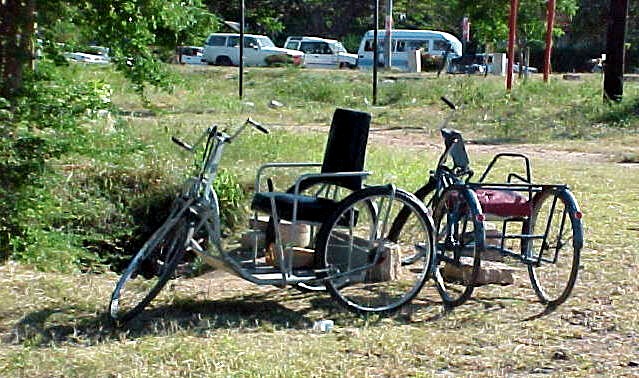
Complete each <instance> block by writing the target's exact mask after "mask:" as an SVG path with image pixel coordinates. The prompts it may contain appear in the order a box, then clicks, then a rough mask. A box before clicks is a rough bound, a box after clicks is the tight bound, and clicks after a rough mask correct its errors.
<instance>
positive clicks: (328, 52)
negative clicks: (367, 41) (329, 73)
mask: <svg viewBox="0 0 639 378" xmlns="http://www.w3.org/2000/svg"><path fill="white" fill-rule="evenodd" d="M284 47H285V48H287V49H292V50H299V51H301V52H303V53H304V61H303V63H302V64H303V65H304V66H305V67H324V68H334V67H339V68H355V67H357V55H356V54H349V53H348V51H346V49H345V48H344V46H343V45H342V43H341V42H339V41H336V40H334V39H326V38H320V37H288V38H287V39H286V42H285V43H284Z"/></svg>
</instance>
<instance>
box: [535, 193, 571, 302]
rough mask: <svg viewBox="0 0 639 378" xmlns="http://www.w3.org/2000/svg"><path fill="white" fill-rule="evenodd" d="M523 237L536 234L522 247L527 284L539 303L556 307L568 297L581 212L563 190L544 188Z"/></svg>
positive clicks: (536, 201) (537, 197)
mask: <svg viewBox="0 0 639 378" xmlns="http://www.w3.org/2000/svg"><path fill="white" fill-rule="evenodd" d="M523 232H524V234H528V235H533V234H537V236H539V237H536V238H532V239H529V241H528V242H527V243H525V244H524V245H523V246H524V248H525V249H527V251H526V250H525V251H524V253H525V255H526V256H528V258H529V259H532V260H536V261H537V262H536V263H535V262H532V263H530V264H529V265H528V273H529V276H530V281H531V283H532V287H533V289H534V290H535V293H536V294H537V296H538V297H539V299H540V301H541V303H543V304H545V305H548V306H551V307H556V306H558V305H560V304H562V303H563V302H564V301H566V299H568V296H569V295H570V293H571V291H572V289H573V287H574V286H575V281H576V280H577V272H578V269H579V255H580V251H581V247H582V245H583V230H582V225H581V213H580V212H579V208H578V207H577V204H576V202H575V200H574V198H573V197H572V195H571V194H570V192H568V191H566V190H559V191H556V190H553V189H546V190H544V191H542V192H540V193H539V194H538V195H537V196H536V197H535V198H534V199H533V213H532V217H531V218H530V219H529V221H528V222H527V223H524V229H523Z"/></svg>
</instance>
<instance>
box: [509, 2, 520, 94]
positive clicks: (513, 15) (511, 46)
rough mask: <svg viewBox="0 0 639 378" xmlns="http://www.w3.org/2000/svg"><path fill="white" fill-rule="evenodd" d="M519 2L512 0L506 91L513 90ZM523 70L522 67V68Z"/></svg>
mask: <svg viewBox="0 0 639 378" xmlns="http://www.w3.org/2000/svg"><path fill="white" fill-rule="evenodd" d="M518 11H519V0H510V20H509V22H508V29H509V31H508V64H507V65H506V70H507V71H508V72H506V90H508V91H510V90H511V89H512V88H513V65H514V62H515V35H516V32H517V12H518ZM520 68H521V67H520Z"/></svg>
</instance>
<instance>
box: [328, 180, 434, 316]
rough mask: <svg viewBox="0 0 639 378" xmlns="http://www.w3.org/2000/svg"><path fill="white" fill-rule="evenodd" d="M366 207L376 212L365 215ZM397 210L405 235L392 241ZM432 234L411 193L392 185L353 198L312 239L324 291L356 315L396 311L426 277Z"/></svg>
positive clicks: (356, 194) (339, 208)
mask: <svg viewBox="0 0 639 378" xmlns="http://www.w3.org/2000/svg"><path fill="white" fill-rule="evenodd" d="M371 206H373V207H374V208H375V209H377V211H376V213H373V212H371V211H370V210H369V209H370V208H371ZM400 211H404V214H405V215H406V222H405V224H404V227H403V230H404V232H402V234H401V235H399V237H397V238H396V239H395V240H391V239H389V237H388V232H389V231H390V228H391V222H392V221H393V219H395V218H396V217H397V215H398V214H399V212H400ZM432 231H433V228H432V221H431V220H430V217H429V216H428V215H427V213H426V209H425V207H424V205H423V204H422V203H421V202H420V201H419V200H417V199H416V198H415V197H414V196H413V195H412V194H409V193H407V192H405V191H402V190H400V189H396V190H394V189H393V188H392V187H391V186H382V187H371V188H367V189H363V190H361V191H358V192H355V193H353V194H352V195H350V196H348V197H347V198H345V199H344V200H343V201H342V202H341V203H340V205H339V206H338V208H337V209H336V211H335V212H334V213H333V214H332V215H331V217H330V218H329V219H328V220H327V221H326V222H325V223H324V224H323V225H322V228H321V229H320V232H319V234H318V237H317V253H318V254H319V255H318V257H319V259H320V263H321V264H322V265H323V267H324V268H325V269H326V272H327V273H326V274H327V279H326V287H327V289H328V291H329V292H330V293H331V295H332V296H333V298H335V299H336V300H337V301H338V302H340V303H341V304H342V305H344V306H345V307H347V308H348V309H350V310H353V311H355V312H359V313H391V312H393V311H396V310H398V309H399V308H400V307H401V306H402V305H404V304H406V303H408V302H409V301H411V300H412V299H413V298H414V297H415V295H417V293H418V292H419V290H420V289H421V288H422V286H423V285H424V282H425V281H426V279H427V278H428V277H429V274H428V273H429V269H430V266H431V262H432V257H433V233H432Z"/></svg>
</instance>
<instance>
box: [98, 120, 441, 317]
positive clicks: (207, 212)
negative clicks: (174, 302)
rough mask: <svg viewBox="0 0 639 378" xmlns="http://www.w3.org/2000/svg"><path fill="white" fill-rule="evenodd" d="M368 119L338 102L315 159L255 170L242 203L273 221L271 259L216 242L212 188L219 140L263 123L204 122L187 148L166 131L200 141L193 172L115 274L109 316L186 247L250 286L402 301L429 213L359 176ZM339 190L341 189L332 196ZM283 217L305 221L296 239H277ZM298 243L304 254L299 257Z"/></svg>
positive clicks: (413, 282)
mask: <svg viewBox="0 0 639 378" xmlns="http://www.w3.org/2000/svg"><path fill="white" fill-rule="evenodd" d="M369 125H370V115H369V114H367V113H363V112H358V111H353V110H347V109H337V110H336V111H335V114H334V117H333V122H332V125H331V130H330V132H329V138H328V142H327V145H326V150H325V154H324V161H323V162H322V163H273V164H266V165H264V166H262V167H260V169H258V173H257V178H256V184H255V190H256V193H255V195H254V197H253V200H252V203H251V207H252V209H253V210H254V211H255V213H254V220H257V216H258V213H266V214H268V216H269V217H270V219H271V220H272V223H273V224H274V226H275V228H274V243H273V246H272V250H271V251H270V257H271V259H267V257H268V256H265V255H264V253H263V252H262V250H261V248H258V246H257V243H256V244H255V245H253V247H252V248H249V249H246V248H225V246H224V245H223V244H224V243H223V238H222V236H221V222H220V208H219V204H218V198H217V194H216V192H215V190H214V188H213V182H214V180H215V177H216V173H217V170H218V166H219V164H220V161H221V158H222V153H223V151H224V147H225V146H226V145H227V144H229V143H231V142H232V141H234V140H235V139H236V138H237V137H238V136H239V135H240V133H242V132H243V131H244V130H245V129H246V128H247V126H253V127H254V128H256V129H257V130H259V131H261V132H263V133H268V130H267V129H266V128H264V127H263V126H262V125H260V124H259V123H257V122H255V121H253V120H251V119H248V120H247V121H246V122H245V123H244V124H243V125H242V126H240V127H239V128H238V129H237V130H236V131H235V132H234V133H232V134H231V135H229V134H227V133H225V132H221V131H220V130H219V129H218V128H217V127H211V128H208V129H207V130H206V131H205V133H204V134H203V136H202V137H201V138H200V140H199V141H198V142H197V143H195V144H194V146H195V147H193V146H190V145H188V144H186V143H185V142H183V141H181V140H179V139H177V138H174V139H173V141H174V142H175V143H177V144H178V145H180V146H181V147H183V148H184V149H185V150H187V151H190V152H199V151H200V150H199V149H198V146H199V145H201V144H202V142H203V141H206V143H205V147H204V149H203V151H202V163H201V164H200V169H199V172H198V174H197V175H196V176H194V177H192V178H191V179H189V180H188V181H187V183H186V185H185V188H184V190H183V192H182V193H180V194H179V195H178V196H177V198H176V199H175V201H174V203H173V205H172V208H171V210H170V214H169V215H168V218H167V219H166V221H165V222H164V224H163V225H162V226H161V227H160V228H159V229H158V230H157V231H156V232H155V233H154V234H153V235H152V236H151V237H150V238H149V240H148V241H147V242H146V243H145V244H144V245H143V246H142V248H141V249H140V250H139V252H137V254H136V255H135V256H134V257H133V259H132V261H131V262H130V264H129V265H128V267H127V268H126V269H125V270H124V272H123V273H122V275H121V277H120V279H119V281H118V282H117V284H116V286H115V289H114V291H113V294H112V295H111V300H110V303H109V311H108V313H109V316H110V317H111V318H112V319H113V320H114V321H116V322H118V323H120V324H121V323H124V322H126V321H128V320H130V319H131V318H133V317H134V316H135V315H137V314H138V313H140V312H141V311H142V310H143V309H144V308H145V307H146V306H147V305H148V304H149V303H150V302H151V301H152V300H153V298H155V297H156V296H157V294H158V293H159V292H160V290H161V289H162V288H163V287H164V285H165V284H166V283H167V281H168V280H170V279H171V278H173V277H174V276H175V271H176V267H177V266H178V264H179V262H180V261H181V260H182V258H183V256H184V255H185V253H187V252H189V253H190V252H193V253H195V254H197V255H198V256H201V257H202V258H203V259H204V260H205V261H207V262H210V263H212V264H213V265H215V266H216V267H219V268H224V269H226V270H228V271H231V272H233V273H234V274H236V275H237V276H239V277H241V278H244V279H246V280H248V281H251V282H253V283H256V284H258V285H275V286H279V287H285V286H291V285H292V286H296V287H300V288H304V287H309V288H322V289H323V288H326V289H328V291H329V292H330V293H331V295H332V296H333V298H335V299H336V300H337V301H338V302H339V303H341V304H343V305H344V306H345V307H347V308H348V309H350V310H353V311H356V312H360V313H390V312H393V311H395V310H397V309H399V308H400V307H401V306H402V305H404V304H406V303H407V302H409V301H410V300H411V299H412V298H413V297H414V296H415V295H417V293H418V292H419V291H420V289H421V287H422V286H423V284H424V282H425V281H426V280H427V279H428V278H429V271H430V269H431V265H432V263H433V257H434V252H433V249H434V232H433V222H432V219H431V217H430V216H429V215H428V212H427V210H426V208H425V207H424V205H423V203H422V202H421V201H419V200H418V199H417V198H415V196H414V195H413V194H411V193H409V192H406V191H404V190H401V189H399V188H396V187H395V186H394V185H392V184H389V185H378V186H365V185H364V184H363V180H364V178H365V177H366V176H368V175H369V172H365V171H363V166H364V160H365V152H366V143H367V139H368V131H369ZM299 167H317V168H319V172H315V173H313V172H311V173H306V174H303V175H301V176H299V177H298V178H297V180H296V181H295V183H294V184H293V186H292V187H291V189H289V190H288V191H285V192H277V191H275V190H274V187H275V185H273V183H272V180H271V179H270V178H268V177H267V176H266V173H267V172H268V171H271V170H276V169H279V170H281V169H288V168H299ZM264 181H266V184H267V185H265V183H264ZM265 187H266V188H265ZM264 189H265V190H264ZM340 190H344V191H347V193H349V194H347V195H345V196H338V195H337V193H338V192H339V191H340ZM309 191H310V193H309ZM400 211H401V212H402V217H403V218H402V219H403V230H404V231H405V232H403V233H402V235H399V236H396V237H394V238H393V239H392V240H391V238H389V237H388V236H389V235H388V233H389V231H390V227H391V223H392V221H393V219H395V218H397V216H398V214H399V212H400ZM285 223H288V224H289V225H293V226H295V225H305V226H306V227H308V229H309V230H310V231H309V234H310V235H309V237H308V238H307V240H306V241H304V242H303V243H304V244H305V245H291V244H290V241H287V240H285V239H284V237H283V235H282V232H281V231H280V225H282V224H285ZM249 235H250V233H249ZM298 243H299V242H298ZM302 252H303V253H307V254H309V255H311V258H310V259H308V258H306V259H304V258H301V257H300V254H301V253H302ZM409 259H410V262H408V260H409Z"/></svg>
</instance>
